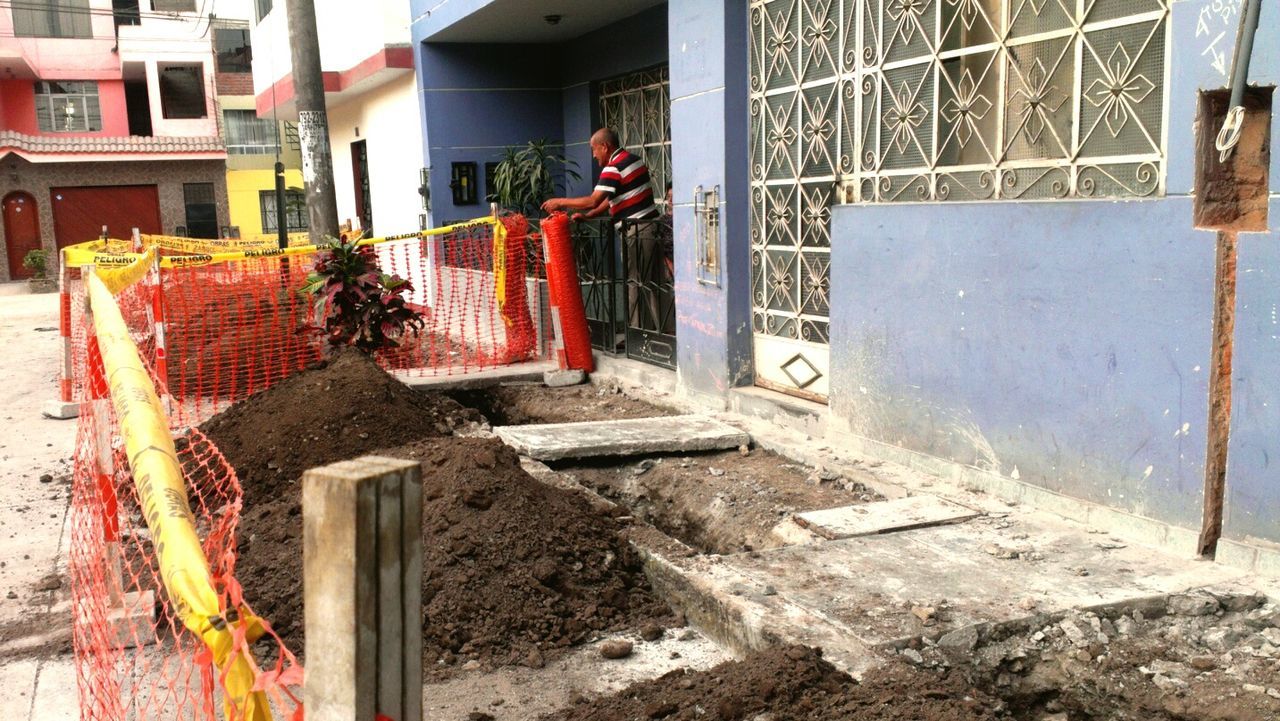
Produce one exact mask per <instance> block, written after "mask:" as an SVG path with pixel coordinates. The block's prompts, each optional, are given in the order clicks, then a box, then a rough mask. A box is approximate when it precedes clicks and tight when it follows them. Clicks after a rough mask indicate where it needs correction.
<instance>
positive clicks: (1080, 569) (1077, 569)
mask: <svg viewBox="0 0 1280 721" xmlns="http://www.w3.org/2000/svg"><path fill="white" fill-rule="evenodd" d="M1069 570H1070V571H1071V572H1072V573H1074V574H1075V575H1077V576H1088V575H1089V569H1087V568H1085V567H1084V566H1073V567H1072V568H1070V569H1069Z"/></svg>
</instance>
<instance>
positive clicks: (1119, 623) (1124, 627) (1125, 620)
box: [1116, 616, 1135, 636]
mask: <svg viewBox="0 0 1280 721" xmlns="http://www.w3.org/2000/svg"><path fill="white" fill-rule="evenodd" d="M1134 625H1135V624H1134V622H1133V619H1132V618H1129V617H1128V616H1121V617H1120V618H1117V619H1116V633H1118V634H1120V635H1121V636H1128V635H1129V634H1131V633H1133V627H1134Z"/></svg>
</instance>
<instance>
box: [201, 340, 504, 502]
mask: <svg viewBox="0 0 1280 721" xmlns="http://www.w3.org/2000/svg"><path fill="white" fill-rule="evenodd" d="M468 420H480V418H479V415H478V414H477V413H475V411H472V410H470V409H467V408H463V407H462V406H460V405H458V403H456V402H455V401H452V400H450V399H448V398H445V397H444V396H441V395H437V394H433V393H426V392H420V391H415V390H413V389H411V388H409V387H407V386H405V385H404V384H403V383H401V382H400V381H398V380H396V379H395V378H393V377H392V376H390V375H388V374H387V373H386V372H385V371H383V370H382V369H381V368H379V367H378V365H377V364H376V363H374V361H373V360H372V359H371V358H369V356H367V355H365V354H363V353H361V352H359V351H356V350H345V351H343V352H341V353H339V354H338V355H337V356H336V357H335V358H333V359H332V360H330V361H328V362H325V363H321V364H317V365H315V366H312V367H311V368H308V369H307V370H305V371H303V372H302V373H299V374H297V375H295V376H293V377H292V378H289V379H287V380H284V381H282V382H280V383H279V384H277V385H275V386H273V387H271V388H269V389H268V390H266V391H263V392H262V393H256V394H254V395H253V396H250V397H249V398H247V399H245V400H243V401H241V402H239V403H237V404H235V405H233V406H232V407H230V408H228V409H227V410H225V411H223V412H222V413H219V414H218V415H216V416H214V417H213V418H211V419H209V420H208V421H206V422H205V424H204V425H202V426H201V427H200V430H202V431H203V432H204V433H205V434H206V435H207V436H208V437H209V438H210V439H211V440H212V441H213V442H214V444H215V445H217V447H218V448H219V450H221V451H222V454H223V455H224V456H226V458H227V460H228V461H230V462H231V465H232V466H234V467H235V469H236V473H237V475H238V476H239V477H240V483H241V485H243V486H244V497H245V507H246V508H248V509H252V508H253V507H255V506H258V505H260V504H264V503H271V502H273V501H275V500H276V499H278V498H281V497H282V496H289V497H293V496H296V495H297V480H298V478H299V477H301V476H302V472H303V471H305V470H306V469H308V468H312V467H315V466H320V465H324V464H326V463H332V462H334V461H340V460H346V459H348V458H354V457H356V456H359V455H361V454H364V453H368V452H370V451H373V450H375V449H378V448H387V447H390V446H396V445H400V444H403V443H408V442H411V441H415V440H418V439H420V438H427V437H432V436H444V435H449V434H450V433H451V432H452V431H453V428H454V427H456V426H459V425H462V424H464V423H465V422H466V421H468Z"/></svg>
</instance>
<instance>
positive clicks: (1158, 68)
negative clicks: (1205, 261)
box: [749, 0, 1169, 399]
mask: <svg viewBox="0 0 1280 721" xmlns="http://www.w3.org/2000/svg"><path fill="white" fill-rule="evenodd" d="M1168 16H1169V4H1168V0H753V1H752V3H751V18H750V26H749V45H750V60H749V62H750V76H751V87H750V94H751V95H750V158H751V267H752V284H751V287H752V305H753V314H752V316H753V318H752V327H753V330H754V333H755V362H756V366H755V367H756V378H757V382H758V383H759V384H760V385H764V386H769V387H773V388H777V389H779V390H783V391H786V392H791V393H795V394H798V395H806V396H810V397H813V398H816V399H822V398H824V397H825V396H826V395H827V392H828V386H827V373H828V370H829V352H828V342H829V339H828V315H829V311H828V295H829V293H828V291H829V289H830V277H829V271H828V267H829V257H830V245H831V235H830V220H831V212H830V207H831V205H832V203H834V202H841V200H843V201H844V202H855V203H902V202H948V201H1004V200H1020V199H1026V200H1031V199H1035V200H1045V199H1059V198H1103V197H1145V196H1151V195H1159V194H1161V193H1163V191H1164V170H1165V169H1164V159H1165V145H1166V138H1165V136H1166V124H1167V123H1166V114H1167V103H1166V102H1165V93H1164V88H1165V85H1166V80H1165V78H1166V76H1167V74H1168V66H1169V64H1168V52H1169V50H1168V48H1169V39H1168V37H1169V22H1168ZM906 220H907V219H906V218H904V221H906Z"/></svg>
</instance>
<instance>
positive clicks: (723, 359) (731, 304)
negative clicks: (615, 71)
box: [668, 2, 752, 395]
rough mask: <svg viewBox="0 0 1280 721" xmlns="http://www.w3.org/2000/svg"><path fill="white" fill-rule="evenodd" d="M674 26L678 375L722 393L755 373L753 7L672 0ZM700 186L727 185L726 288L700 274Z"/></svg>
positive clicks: (690, 384) (722, 279) (689, 384)
mask: <svg viewBox="0 0 1280 721" xmlns="http://www.w3.org/2000/svg"><path fill="white" fill-rule="evenodd" d="M668 27H669V28H670V46H669V47H670V51H669V52H670V57H671V156H672V169H673V176H674V177H673V182H672V195H673V200H674V201H675V204H676V207H675V212H674V226H675V236H676V242H675V280H676V337H677V338H678V339H679V342H678V344H677V346H678V348H677V356H678V373H679V376H680V384H681V385H682V386H683V387H684V388H685V389H686V390H688V391H691V392H693V393H699V394H708V395H723V394H725V393H726V392H727V391H728V390H729V389H730V388H732V387H734V386H739V385H745V384H750V383H751V372H752V371H751V323H750V318H751V296H750V293H751V289H750V256H751V254H750V242H749V237H750V231H749V227H748V215H747V213H748V209H749V205H748V204H747V197H748V189H747V183H748V181H747V178H748V172H747V171H748V168H747V152H746V148H747V140H746V138H747V106H746V101H747V47H746V40H747V4H746V3H742V2H723V3H721V2H674V3H671V4H670V10H669V15H668ZM699 185H701V186H702V187H703V188H704V189H707V190H710V189H711V188H712V187H714V186H717V185H718V186H720V198H721V202H720V213H721V225H720V243H721V245H720V258H721V265H722V267H721V269H720V275H719V285H715V284H708V283H702V282H699V279H698V277H697V275H696V273H695V268H696V267H697V259H696V257H695V256H696V247H695V235H694V215H693V207H692V200H693V192H694V188H696V187H697V186H699Z"/></svg>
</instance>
